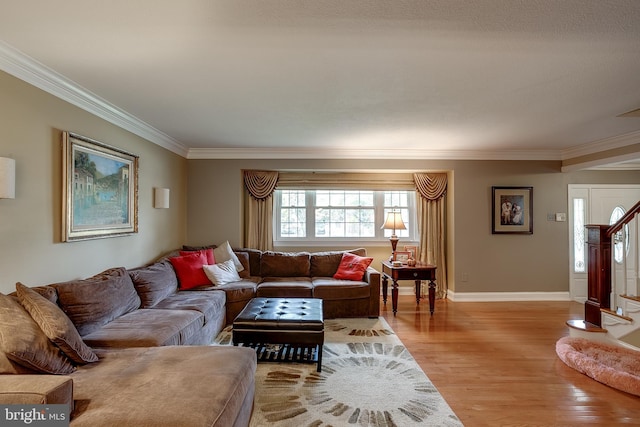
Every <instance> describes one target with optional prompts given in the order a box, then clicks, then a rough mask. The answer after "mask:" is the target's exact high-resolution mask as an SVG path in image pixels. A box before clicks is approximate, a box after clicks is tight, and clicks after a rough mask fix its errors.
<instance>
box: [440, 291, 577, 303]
mask: <svg viewBox="0 0 640 427" xmlns="http://www.w3.org/2000/svg"><path fill="white" fill-rule="evenodd" d="M447 298H448V299H450V300H451V301H454V302H507V301H571V296H570V295H569V292H457V293H456V292H454V291H451V290H450V291H448V292H447Z"/></svg>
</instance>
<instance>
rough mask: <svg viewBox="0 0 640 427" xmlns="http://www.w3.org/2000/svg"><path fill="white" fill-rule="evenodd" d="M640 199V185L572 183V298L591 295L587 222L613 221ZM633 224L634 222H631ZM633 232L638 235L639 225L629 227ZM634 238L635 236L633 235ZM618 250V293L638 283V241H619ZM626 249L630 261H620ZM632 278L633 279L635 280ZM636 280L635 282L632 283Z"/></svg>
mask: <svg viewBox="0 0 640 427" xmlns="http://www.w3.org/2000/svg"><path fill="white" fill-rule="evenodd" d="M638 200H640V185H588V184H570V185H569V245H570V260H571V264H570V274H569V291H570V293H571V298H572V299H574V300H576V301H578V302H584V301H586V299H587V252H586V242H585V238H586V234H585V230H584V226H585V225H587V224H610V222H611V220H612V216H613V218H615V217H616V215H619V214H620V212H622V213H624V212H627V211H628V210H629V209H630V208H631V207H632V206H633V205H635V204H636V203H637V202H638ZM630 225H632V224H630ZM629 235H630V236H635V225H632V226H631V227H629ZM630 240H631V241H633V240H634V238H633V237H631V239H630ZM615 246H616V247H614V248H612V250H613V252H614V253H615V252H616V249H617V250H618V255H617V257H616V263H615V264H616V265H615V266H613V269H614V271H616V276H617V277H616V280H615V282H616V289H617V291H616V294H620V293H626V289H627V287H629V286H635V277H634V276H636V275H637V272H636V271H637V268H636V264H637V261H636V260H637V256H636V254H635V251H636V249H635V245H634V244H630V245H626V247H625V245H624V243H623V242H620V243H619V244H617V245H615ZM620 251H625V255H626V261H625V262H622V261H620V260H621V258H620V256H621V255H622V253H621V252H620ZM631 281H632V282H631ZM632 283H633V284H632Z"/></svg>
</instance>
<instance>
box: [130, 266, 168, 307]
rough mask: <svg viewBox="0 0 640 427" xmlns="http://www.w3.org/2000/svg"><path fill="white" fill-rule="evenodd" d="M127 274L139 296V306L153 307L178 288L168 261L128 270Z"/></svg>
mask: <svg viewBox="0 0 640 427" xmlns="http://www.w3.org/2000/svg"><path fill="white" fill-rule="evenodd" d="M129 276H131V281H133V286H134V287H135V288H136V292H137V293H138V295H139V296H140V308H150V307H153V306H154V305H156V304H157V303H159V302H160V301H162V300H163V299H165V298H166V297H168V296H169V295H172V294H174V293H176V291H177V290H178V278H177V277H176V273H175V271H174V270H173V267H172V266H171V263H170V262H169V261H161V262H156V263H154V264H151V265H149V266H147V267H141V268H136V269H133V270H129Z"/></svg>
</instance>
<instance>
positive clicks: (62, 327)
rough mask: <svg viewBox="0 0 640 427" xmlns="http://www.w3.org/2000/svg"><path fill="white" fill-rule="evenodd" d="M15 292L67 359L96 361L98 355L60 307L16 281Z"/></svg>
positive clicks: (77, 361)
mask: <svg viewBox="0 0 640 427" xmlns="http://www.w3.org/2000/svg"><path fill="white" fill-rule="evenodd" d="M16 294H17V295H18V300H19V301H20V304H22V306H23V307H24V308H25V309H26V310H27V312H29V314H30V315H31V317H32V318H33V320H35V322H36V323H37V324H38V326H39V327H40V329H42V332H44V334H45V335H46V336H47V337H48V338H49V339H50V340H51V341H52V342H53V343H54V344H55V345H57V346H58V347H60V349H61V350H62V351H63V352H64V353H65V354H66V355H67V356H68V357H69V359H71V360H73V361H74V362H76V363H79V364H84V363H90V362H97V361H98V356H96V354H95V353H94V352H93V350H91V348H89V347H88V346H87V345H86V344H85V343H84V341H82V338H81V337H80V334H79V333H78V330H77V329H76V327H75V326H74V325H73V323H72V322H71V320H70V319H69V318H68V317H67V315H66V314H64V312H63V311H62V310H61V309H60V307H58V306H57V305H55V304H54V303H52V302H51V301H48V300H47V299H46V298H44V297H43V296H41V295H40V294H38V293H37V292H36V291H34V290H33V289H31V288H29V287H27V286H25V285H23V284H22V283H16Z"/></svg>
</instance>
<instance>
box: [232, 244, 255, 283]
mask: <svg viewBox="0 0 640 427" xmlns="http://www.w3.org/2000/svg"><path fill="white" fill-rule="evenodd" d="M233 251H234V252H235V253H236V255H237V254H238V253H240V252H244V253H246V254H248V255H249V272H250V274H251V275H252V276H254V277H255V276H261V275H262V273H261V272H260V258H262V251H261V250H259V249H250V248H240V249H234V250H233ZM241 261H242V260H241ZM241 277H242V276H241Z"/></svg>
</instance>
